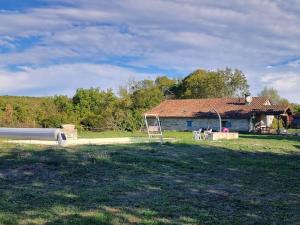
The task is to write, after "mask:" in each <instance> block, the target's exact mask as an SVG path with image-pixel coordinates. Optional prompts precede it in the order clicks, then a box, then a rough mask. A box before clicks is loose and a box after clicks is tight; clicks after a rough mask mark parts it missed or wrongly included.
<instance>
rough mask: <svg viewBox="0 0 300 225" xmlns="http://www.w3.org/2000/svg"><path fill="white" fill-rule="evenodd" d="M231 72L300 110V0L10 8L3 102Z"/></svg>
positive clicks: (0, 17)
mask: <svg viewBox="0 0 300 225" xmlns="http://www.w3.org/2000/svg"><path fill="white" fill-rule="evenodd" d="M225 67H230V68H238V69H241V70H242V71H243V72H244V73H245V75H246V76H247V78H248V81H249V84H250V86H251V93H252V95H253V96H255V95H257V93H258V92H259V91H260V90H261V89H262V88H263V87H264V86H268V87H273V88H276V89H277V90H278V91H279V94H280V95H281V96H282V97H285V98H287V99H289V100H290V101H292V102H298V103H300V0H289V1H286V0H272V1H271V0H249V1H241V0H226V1H212V0H111V1H107V0H26V1H25V0H0V95H28V96H48V95H55V94H63V95H69V96H72V95H73V94H74V93H75V91H76V89H77V88H89V87H100V88H101V89H104V90H105V89H107V88H112V89H113V90H115V91H117V90H118V87H119V86H120V85H126V84H127V83H128V82H129V81H130V80H139V79H145V78H147V79H154V78H155V77H156V76H158V75H167V76H170V77H174V78H182V77H184V76H186V75H188V74H189V73H191V72H192V71H194V70H196V69H199V68H202V69H207V70H216V69H222V68H225Z"/></svg>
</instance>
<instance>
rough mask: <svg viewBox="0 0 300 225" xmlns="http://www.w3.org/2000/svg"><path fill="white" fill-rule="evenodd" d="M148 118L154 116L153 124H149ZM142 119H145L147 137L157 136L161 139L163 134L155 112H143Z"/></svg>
mask: <svg viewBox="0 0 300 225" xmlns="http://www.w3.org/2000/svg"><path fill="white" fill-rule="evenodd" d="M148 118H154V125H153V126H151V125H149V123H148ZM144 119H145V124H146V128H147V132H148V136H149V139H151V138H153V137H156V136H158V137H159V138H160V140H161V141H162V140H163V134H162V131H161V126H160V120H159V116H158V115H157V114H145V115H144ZM155 122H156V123H157V125H155Z"/></svg>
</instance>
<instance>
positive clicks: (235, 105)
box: [146, 97, 288, 118]
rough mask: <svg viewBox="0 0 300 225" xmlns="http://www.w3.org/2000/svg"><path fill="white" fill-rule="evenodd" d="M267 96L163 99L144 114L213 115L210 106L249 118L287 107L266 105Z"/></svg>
mask: <svg viewBox="0 0 300 225" xmlns="http://www.w3.org/2000/svg"><path fill="white" fill-rule="evenodd" d="M268 102H269V98H267V97H253V102H252V103H251V104H249V105H247V104H245V99H244V98H209V99H180V100H165V101H164V102H162V103H161V104H159V105H158V106H156V107H154V108H153V109H151V110H149V111H148V112H146V114H158V115H159V116H160V117H204V118H206V117H212V116H213V117H215V113H214V112H213V110H212V108H214V109H216V110H217V111H218V112H219V113H220V114H221V116H222V117H225V118H235V117H238V118H249V117H250V116H251V115H252V114H253V113H254V112H258V113H266V114H281V113H284V112H285V111H286V110H287V109H288V107H287V106H280V105H267V103H268Z"/></svg>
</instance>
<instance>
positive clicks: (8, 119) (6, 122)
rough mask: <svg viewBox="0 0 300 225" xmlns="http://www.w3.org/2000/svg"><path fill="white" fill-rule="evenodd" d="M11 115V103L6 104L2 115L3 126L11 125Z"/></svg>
mask: <svg viewBox="0 0 300 225" xmlns="http://www.w3.org/2000/svg"><path fill="white" fill-rule="evenodd" d="M13 115H14V109H13V107H12V105H11V104H7V105H6V106H5V112H4V116H3V124H4V126H12V125H13Z"/></svg>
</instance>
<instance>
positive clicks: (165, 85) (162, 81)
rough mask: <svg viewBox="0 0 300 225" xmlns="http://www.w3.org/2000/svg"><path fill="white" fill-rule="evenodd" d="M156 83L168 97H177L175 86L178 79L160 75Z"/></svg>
mask: <svg viewBox="0 0 300 225" xmlns="http://www.w3.org/2000/svg"><path fill="white" fill-rule="evenodd" d="M154 83H155V86H156V87H158V88H159V89H160V91H161V92H162V93H163V94H164V96H165V97H166V98H173V97H175V92H174V88H175V87H176V84H177V81H176V79H170V78H168V77H167V76H159V77H157V78H156V79H155V81H154Z"/></svg>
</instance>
